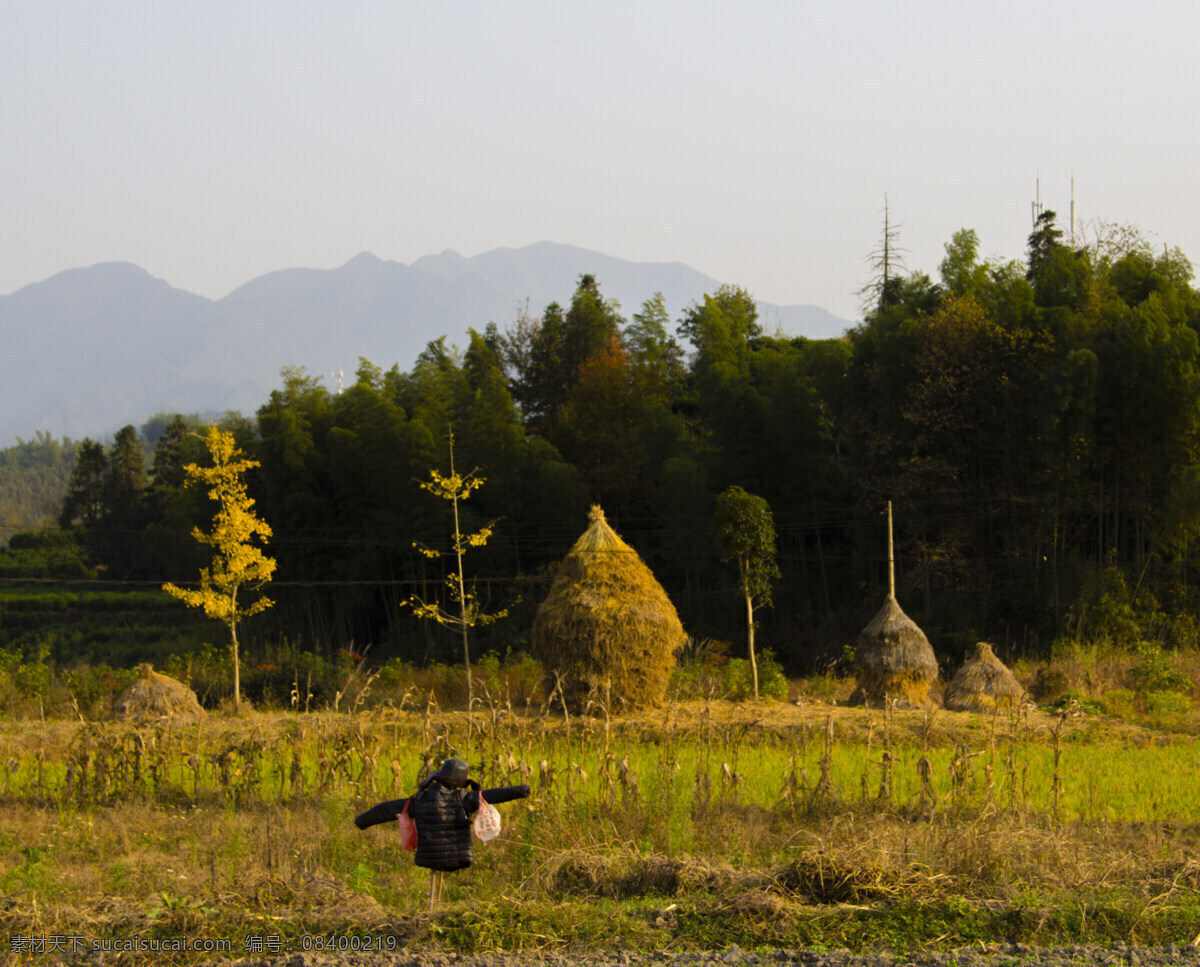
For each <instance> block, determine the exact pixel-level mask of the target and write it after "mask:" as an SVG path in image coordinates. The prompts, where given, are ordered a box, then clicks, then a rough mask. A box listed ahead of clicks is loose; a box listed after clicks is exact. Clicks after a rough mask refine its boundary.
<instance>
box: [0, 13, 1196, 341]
mask: <svg viewBox="0 0 1200 967" xmlns="http://www.w3.org/2000/svg"><path fill="white" fill-rule="evenodd" d="M1195 9H1196V8H1194V7H1193V6H1192V5H1191V4H1183V3H1178V2H1172V3H1155V2H1143V3H1139V4H1136V5H1134V4H1132V3H1121V4H1118V3H1104V2H1092V3H1087V4H1084V3H1074V2H1071V3H1062V2H1056V3H1053V4H1051V3H1046V2H1044V0H1039V2H1036V3H1035V2H1025V0H1018V2H1009V3H1004V4H997V3H972V2H962V0H955V2H926V3H897V2H890V3H883V2H875V3H868V2H854V0H851V2H838V3H828V2H820V3H806V2H801V0H792V2H770V0H739V2H737V3H733V2H724V3H703V2H682V0H669V2H668V0H664V2H654V0H637V2H625V0H606V2H604V3H564V2H561V0H558V2H540V0H528V2H495V0H493V2H488V3H484V2H468V0H439V2H430V3H418V2H403V0H392V2H381V3H364V2H354V0H348V2H339V3H336V4H334V3H314V2H309V0H286V2H284V0H278V2H277V0H269V2H250V3H246V2H245V0H242V2H237V3H231V2H225V0H204V2H180V0H140V2H129V0H127V2H104V0H87V2H78V0H64V2H53V0H51V2H44V3H43V2H34V0H20V2H10V0H0V14H2V23H3V29H2V30H0V132H2V138H3V147H2V148H0V186H2V188H0V226H2V234H0V293H4V294H7V293H10V292H13V291H15V290H16V289H18V288H20V287H21V286H24V285H27V284H29V283H31V282H37V281H41V280H42V279H45V278H47V277H49V276H50V275H53V274H54V273H56V272H59V271H61V270H63V269H67V268H72V267H75V266H80V265H90V264H92V263H95V262H101V261H111V260H126V261H131V262H135V263H137V264H139V265H141V266H142V267H144V268H145V269H147V270H148V271H149V272H151V273H152V274H154V275H156V276H159V277H161V278H164V279H166V280H167V281H169V282H171V283H172V284H173V285H176V286H178V287H180V288H183V289H188V290H190V291H193V292H198V293H200V294H203V295H206V296H210V297H219V296H222V295H224V294H226V293H227V292H229V291H230V290H231V289H233V288H235V287H236V286H238V285H240V284H241V283H243V282H245V281H248V280H249V279H251V278H253V277H255V276H257V275H260V274H262V273H263V272H267V271H270V270H273V269H279V268H287V267H293V266H309V267H315V268H332V267H334V266H337V265H340V264H342V263H344V262H346V261H347V260H348V259H350V258H351V257H353V256H354V255H355V254H357V253H358V252H361V251H364V250H365V251H370V252H373V253H374V254H375V255H377V256H379V257H381V258H385V259H395V260H397V261H400V262H406V263H408V262H411V261H413V260H414V259H416V258H418V257H420V256H421V255H425V254H429V253H436V252H440V251H442V250H444V249H447V248H450V249H454V250H455V251H457V252H459V253H461V254H462V255H466V256H471V255H477V254H479V253H481V252H485V251H488V250H490V249H493V248H496V247H500V246H511V247H519V246H523V245H527V244H530V243H532V242H537V241H541V240H550V241H556V242H564V243H568V244H572V245H578V246H582V247H585V248H593V249H597V250H599V251H602V252H605V253H607V254H610V255H615V256H618V257H621V258H626V259H631V260H635V261H681V262H685V263H687V264H689V265H691V266H693V267H694V268H696V269H699V270H700V271H702V272H706V273H708V274H709V275H712V276H714V277H716V278H718V279H720V280H722V281H727V282H734V283H738V284H741V285H744V286H746V287H747V288H748V289H749V290H750V291H751V292H753V293H754V294H755V295H756V296H757V297H758V298H760V299H763V300H766V301H769V302H774V303H813V304H816V305H820V306H823V307H825V308H827V309H829V310H830V311H832V312H835V313H837V314H839V315H841V316H844V317H855V316H856V315H857V309H858V305H859V299H858V296H857V295H856V291H857V290H858V289H859V288H860V287H861V286H862V284H863V283H864V282H865V281H866V276H867V269H866V267H865V261H864V260H865V257H866V255H867V254H868V253H869V252H870V251H871V250H872V248H874V247H875V245H876V243H877V241H878V236H879V233H880V230H881V225H882V218H881V209H882V207H883V198H884V193H885V192H886V193H887V195H888V198H889V200H890V204H891V208H892V212H893V218H894V219H895V220H896V221H898V222H899V223H900V243H901V245H902V246H903V247H904V248H905V249H907V251H908V255H907V263H908V266H909V267H910V268H914V269H922V270H924V271H927V272H929V273H930V274H931V275H936V272H937V265H938V262H939V261H940V260H941V257H942V255H943V246H944V244H945V243H946V242H947V241H948V240H949V239H950V236H951V235H952V234H953V233H954V232H955V231H956V230H957V229H959V228H962V227H970V228H974V229H976V231H977V232H978V233H979V236H980V240H981V246H982V250H983V253H984V254H985V255H999V256H1003V257H1005V258H1020V257H1022V255H1023V249H1024V241H1025V238H1026V236H1027V235H1028V233H1029V229H1030V202H1031V201H1032V199H1033V196H1034V191H1035V182H1036V180H1037V179H1038V177H1039V176H1040V180H1041V195H1042V201H1043V202H1044V203H1045V204H1046V205H1047V206H1048V207H1052V208H1055V209H1056V210H1057V211H1058V212H1059V214H1060V217H1061V222H1062V223H1065V222H1066V220H1067V216H1068V210H1069V204H1070V180H1071V176H1072V173H1074V177H1075V194H1076V200H1077V213H1078V216H1079V218H1080V220H1081V221H1082V220H1086V219H1096V218H1101V219H1105V220H1109V221H1117V222H1136V223H1137V224H1138V225H1139V226H1140V227H1141V228H1142V229H1144V230H1145V231H1146V232H1148V233H1150V234H1151V235H1152V236H1153V239H1154V240H1155V242H1156V244H1157V245H1158V246H1159V247H1161V245H1162V244H1163V243H1166V244H1169V245H1171V246H1176V245H1178V246H1180V247H1181V248H1182V249H1183V251H1184V252H1185V253H1186V254H1187V255H1189V256H1190V257H1191V258H1193V259H1194V260H1198V261H1200V219H1198V218H1197V212H1196V208H1197V193H1196V188H1195V173H1194V169H1195V155H1196V148H1197V140H1198V137H1200V134H1198V128H1197V123H1196V119H1195V110H1196V105H1197V103H1198V100H1200V99H1198V95H1200V67H1198V66H1197V65H1198V64H1200V57H1198V55H1197V52H1196V46H1197V42H1198V40H1200V36H1198V35H1200V31H1198V30H1197V27H1198V26H1200V14H1197V13H1196V12H1195ZM573 281H574V280H564V288H565V289H566V290H567V291H568V292H569V290H570V288H571V287H572V285H573ZM603 281H604V280H603V279H601V280H600V282H601V285H602V286H603ZM650 294H651V293H646V295H647V296H648V295H650ZM633 308H636V307H626V310H627V311H630V310H631V309H633Z"/></svg>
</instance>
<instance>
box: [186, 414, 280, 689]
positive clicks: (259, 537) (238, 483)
mask: <svg viewBox="0 0 1200 967" xmlns="http://www.w3.org/2000/svg"><path fill="white" fill-rule="evenodd" d="M206 443H207V445H208V452H209V454H210V455H211V456H212V461H213V465H212V466H211V467H202V466H200V465H199V464H195V463H189V464H187V465H185V466H184V468H183V469H184V472H185V473H186V474H187V482H188V483H189V484H191V483H204V484H208V488H209V489H208V496H209V499H211V500H214V501H216V503H217V511H216V514H215V515H214V517H213V526H212V530H210V531H208V532H205V531H202V530H201V529H200V528H199V527H196V528H193V530H192V537H194V538H195V539H196V540H197V541H199V542H200V543H202V544H209V545H211V546H212V547H213V549H214V551H215V553H214V554H213V559H212V563H211V564H210V565H209V566H208V567H206V568H201V569H200V587H199V589H194V588H181V587H177V586H176V585H174V584H170V583H167V584H164V585H163V590H164V591H166V592H167V593H168V594H170V595H172V596H173V597H176V598H179V599H180V600H181V601H183V602H184V603H185V604H186V605H188V607H191V608H201V609H203V611H204V613H205V614H206V615H208V617H210V618H216V619H217V620H218V621H221V622H222V623H223V624H225V626H226V627H228V628H229V640H230V654H231V656H232V658H233V707H234V711H235V712H237V711H240V709H241V703H242V695H241V675H240V663H239V658H238V636H237V630H238V624H239V623H240V622H241V621H242V620H243V619H245V618H249V617H250V616H251V615H255V614H258V613H259V612H260V611H264V610H266V609H267V608H269V607H270V606H271V604H272V602H271V599H270V598H267V597H258V598H256V599H254V600H253V601H250V602H245V601H239V600H238V594H239V592H241V591H242V590H243V589H246V588H248V589H257V588H259V587H261V586H262V585H263V584H264V583H266V582H267V581H269V580H270V579H271V575H272V574H274V573H275V561H274V559H273V558H270V557H267V555H266V554H265V553H263V550H262V548H261V547H260V546H259V545H258V543H256V542H262V543H266V541H267V539H268V538H270V536H271V528H270V526H269V525H268V524H267V523H266V521H264V520H262V519H261V518H259V517H258V516H256V515H255V513H254V510H253V508H254V500H253V499H252V498H251V497H250V495H249V494H248V493H247V491H246V479H245V474H246V471H247V470H250V469H252V468H254V467H257V466H258V461H257V460H251V459H249V458H247V457H246V456H245V455H244V454H243V453H242V452H241V451H240V450H239V449H238V447H237V444H236V443H235V441H234V438H233V434H232V433H229V432H227V431H225V430H222V429H220V428H219V427H217V426H215V425H213V426H210V427H209V428H208V436H207V438H206Z"/></svg>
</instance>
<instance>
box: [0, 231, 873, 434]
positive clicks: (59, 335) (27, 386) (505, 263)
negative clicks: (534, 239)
mask: <svg viewBox="0 0 1200 967" xmlns="http://www.w3.org/2000/svg"><path fill="white" fill-rule="evenodd" d="M584 272H590V273H592V274H594V275H595V276H596V277H597V278H598V279H599V281H600V285H601V288H602V291H603V292H604V294H605V296H606V297H607V298H610V299H615V300H616V301H617V302H619V303H620V304H621V306H622V309H623V312H624V313H625V315H626V316H628V315H629V314H631V313H633V312H636V311H637V310H638V308H639V307H640V306H641V304H642V302H643V301H645V300H646V299H647V298H649V297H650V296H652V295H653V294H654V293H655V292H659V291H661V292H662V293H663V294H664V296H665V298H666V303H667V307H668V310H669V311H670V313H671V316H672V318H678V316H679V314H680V313H681V311H682V310H683V309H684V308H685V307H686V306H687V305H689V304H691V303H692V302H694V301H696V300H698V299H700V298H702V297H703V295H704V294H705V293H706V292H712V291H714V290H715V289H716V288H717V287H718V286H719V285H720V284H721V282H720V281H718V280H716V279H712V278H710V277H708V276H706V275H704V274H702V273H700V272H697V271H695V270H694V269H691V268H688V267H687V266H686V265H682V264H680V263H677V262H676V263H635V262H627V261H625V260H622V259H618V258H613V257H612V256H608V255H602V254H600V253H598V252H591V251H587V250H585V249H580V248H575V247H572V246H569V245H558V244H554V243H550V242H542V243H538V244H536V245H530V246H528V247H526V248H522V249H505V248H502V249H496V250H495V251H492V252H488V253H485V254H483V255H479V256H476V257H474V258H464V257H463V256H461V255H458V254H457V253H455V252H450V251H447V252H443V253H442V254H440V255H430V256H426V257H424V258H421V259H418V260H417V261H416V262H414V263H413V264H412V265H402V264H400V263H398V262H388V261H383V260H381V259H378V258H376V257H375V256H373V255H370V254H369V253H365V252H364V253H362V254H360V255H357V256H355V257H354V258H352V259H351V260H350V261H349V262H347V263H346V264H345V265H343V266H341V267H340V268H337V269H328V270H324V269H304V268H295V269H286V270H282V271H278V272H271V273H268V274H266V275H263V276H260V277H259V278H257V279H253V280H251V281H250V282H247V283H246V284H245V285H243V286H240V287H239V288H237V289H235V290H234V291H233V292H231V293H229V294H228V295H227V296H225V297H224V298H222V299H219V300H216V301H213V300H210V299H206V298H203V297H202V296H198V295H195V294H193V293H189V292H184V291H182V290H180V289H177V288H174V287H172V286H171V285H170V284H169V283H167V282H166V281H164V280H162V279H156V278H153V277H152V276H150V275H149V274H148V273H146V272H145V271H144V270H142V269H140V268H138V267H137V266H135V265H130V264H128V263H104V264H100V265H94V266H91V267H90V268H78V269H71V270H69V271H66V272H62V273H60V274H58V275H56V276H53V277H52V278H50V279H47V280H45V281H44V282H39V283H37V284H35V285H30V286H26V287H25V288H23V289H20V290H18V291H17V292H15V293H13V294H12V295H8V296H0V332H2V333H4V341H5V344H6V347H7V352H6V353H5V354H4V355H3V356H2V357H0V445H9V444H11V443H12V442H13V441H14V440H15V439H16V438H18V437H19V438H22V439H28V438H30V437H32V436H33V435H34V434H35V432H37V431H44V432H46V433H48V434H50V435H51V436H69V437H72V438H74V439H79V438H82V437H84V436H91V437H98V438H102V437H106V436H108V435H109V434H111V433H112V432H114V431H115V430H116V429H117V428H119V427H120V426H123V425H125V424H127V423H133V424H138V423H140V422H143V421H144V420H145V419H146V418H147V417H149V416H151V415H153V414H154V413H158V412H184V413H192V412H222V411H225V410H237V411H240V412H242V413H245V414H251V413H253V412H254V411H255V410H256V409H257V408H258V407H259V406H261V405H262V404H263V403H264V402H265V401H266V399H267V397H268V395H269V394H270V392H271V390H272V389H274V388H276V387H277V386H278V385H279V372H280V370H281V369H283V368H284V367H303V368H305V369H306V370H308V371H309V372H310V373H313V374H319V375H321V376H322V377H323V378H324V379H325V380H326V382H327V385H329V386H331V388H332V386H334V385H335V384H336V381H337V374H339V373H344V374H345V375H346V376H349V375H350V374H352V373H353V372H354V371H355V369H356V368H357V366H358V361H359V359H360V358H365V359H368V360H370V361H371V362H373V363H376V364H377V365H380V366H382V367H384V368H385V369H386V368H388V367H390V366H391V365H393V364H398V365H399V366H400V368H401V369H407V368H408V367H410V366H411V364H412V362H413V360H414V359H415V358H416V356H417V355H418V353H420V351H421V350H422V349H423V348H424V347H425V345H426V343H428V342H429V341H430V340H433V339H437V338H438V337H440V336H447V337H448V338H449V341H450V342H451V343H452V344H458V345H464V344H465V342H466V334H467V331H468V329H470V328H475V329H479V330H482V329H483V328H484V327H485V326H486V325H487V324H488V323H489V322H495V323H496V324H497V325H499V326H501V327H503V326H505V325H506V324H508V323H509V322H511V321H512V320H513V319H515V318H516V317H517V316H518V315H519V313H520V312H521V311H523V309H524V308H525V307H526V306H528V308H529V309H530V310H531V311H533V312H535V313H536V312H540V311H541V310H542V309H543V308H544V307H545V306H546V305H547V304H549V303H550V302H552V301H555V300H557V301H560V302H564V303H565V302H567V301H569V299H570V297H571V293H572V291H573V290H574V287H575V283H576V280H577V278H578V276H579V275H580V274H582V273H584ZM727 281H733V280H727ZM761 312H762V317H763V320H764V323H765V324H766V326H767V327H768V328H769V329H772V330H773V329H776V328H779V329H782V330H784V331H785V332H788V333H792V334H796V335H806V336H811V337H815V338H825V337H830V336H836V335H839V334H840V333H841V332H843V331H844V330H845V329H846V328H847V327H849V326H850V325H851V323H850V322H849V321H848V320H845V319H839V318H837V317H835V316H833V315H831V314H830V313H828V312H826V311H824V310H823V309H820V308H817V307H815V306H773V305H768V304H762V305H761Z"/></svg>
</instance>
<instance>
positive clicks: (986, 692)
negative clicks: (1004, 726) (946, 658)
mask: <svg viewBox="0 0 1200 967" xmlns="http://www.w3.org/2000/svg"><path fill="white" fill-rule="evenodd" d="M1024 698H1025V689H1024V688H1023V687H1022V686H1021V683H1020V682H1018V681H1017V679H1016V678H1015V677H1014V676H1013V673H1012V672H1010V671H1009V670H1008V667H1007V666H1006V665H1005V664H1004V662H1002V661H1001V660H1000V659H999V658H997V657H996V654H995V652H993V651H992V646H991V645H990V644H988V643H987V642H986V641H981V642H978V643H977V644H976V645H975V649H974V650H973V651H972V652H971V654H970V655H968V656H967V660H966V661H965V662H963V663H962V667H961V668H959V670H958V671H957V672H956V673H955V675H954V677H953V678H952V679H951V680H950V684H949V685H947V686H946V693H945V695H944V696H943V697H942V704H943V705H945V706H946V708H948V709H953V710H955V711H957V712H995V711H1004V710H1008V709H1015V708H1017V707H1018V706H1019V705H1020V704H1021V702H1022V701H1023V700H1024Z"/></svg>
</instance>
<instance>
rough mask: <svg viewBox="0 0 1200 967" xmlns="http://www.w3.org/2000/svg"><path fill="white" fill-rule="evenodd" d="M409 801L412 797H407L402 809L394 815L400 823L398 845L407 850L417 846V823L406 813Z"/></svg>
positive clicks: (410, 850)
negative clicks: (398, 813) (397, 814)
mask: <svg viewBox="0 0 1200 967" xmlns="http://www.w3.org/2000/svg"><path fill="white" fill-rule="evenodd" d="M411 802H412V799H409V800H408V802H406V803H405V804H404V810H403V811H402V812H401V813H400V815H399V816H397V817H396V820H397V822H398V823H399V824H400V845H401V846H403V847H404V848H405V849H406V850H408V851H409V852H412V851H413V850H415V849H416V848H417V824H416V822H414V820H413V818H412V816H410V815H409V814H408V807H409V803H411Z"/></svg>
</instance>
